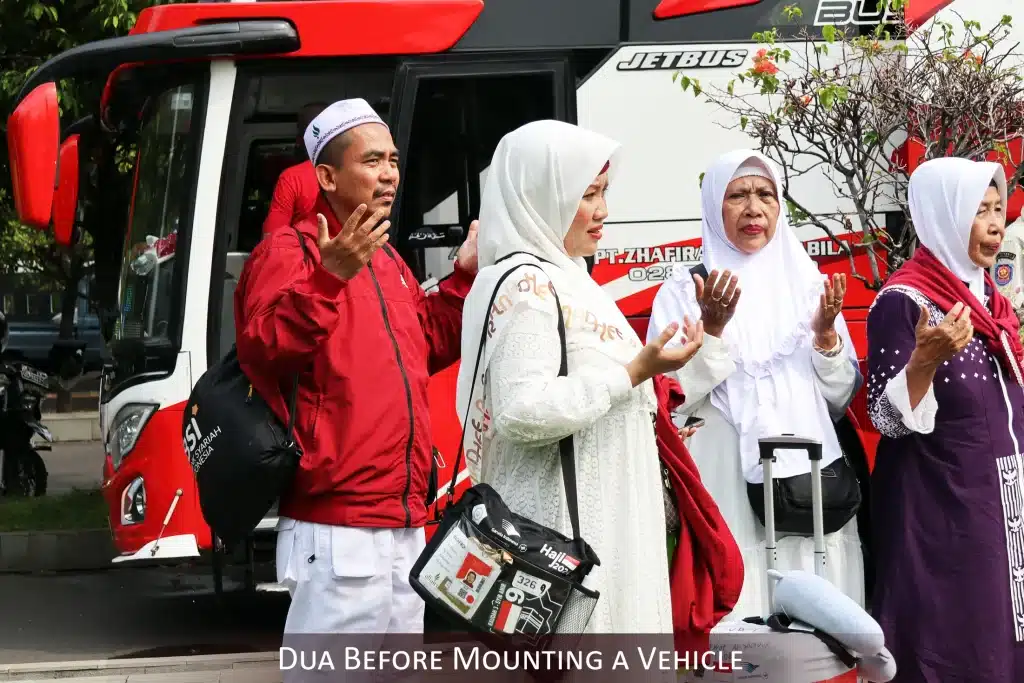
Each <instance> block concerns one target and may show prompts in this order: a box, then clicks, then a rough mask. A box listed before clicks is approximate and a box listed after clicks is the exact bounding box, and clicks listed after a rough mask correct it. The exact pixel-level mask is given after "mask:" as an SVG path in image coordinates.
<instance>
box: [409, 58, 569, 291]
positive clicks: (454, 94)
mask: <svg viewBox="0 0 1024 683" xmlns="http://www.w3.org/2000/svg"><path fill="white" fill-rule="evenodd" d="M403 115H404V114H403ZM549 118H558V116H557V115H556V107H555V84H554V76H553V74H552V73H551V72H539V73H526V74H520V73H517V74H493V75H484V76H475V75H474V76H464V77H463V76H451V77H447V76H440V75H438V76H430V77H424V78H421V79H420V80H419V82H418V84H417V86H416V99H415V107H414V110H413V112H412V126H411V129H410V134H409V144H408V151H405V150H403V155H404V163H403V168H402V181H401V184H402V189H401V194H402V195H403V196H402V200H401V206H400V208H399V213H400V215H399V218H398V220H397V221H395V224H396V225H397V226H398V227H399V230H400V231H401V232H400V234H399V236H398V237H399V239H398V242H397V247H398V250H399V252H400V253H401V254H402V257H403V258H404V259H405V260H406V261H407V262H408V263H409V265H410V267H411V268H412V269H413V272H414V273H415V274H416V276H417V278H418V279H419V280H420V281H421V282H423V281H426V280H430V279H432V278H438V279H439V278H442V277H444V276H445V275H447V274H448V273H449V272H450V270H451V261H452V259H453V258H454V253H453V249H454V248H455V245H452V244H447V245H444V246H435V245H437V244H439V243H441V239H440V236H442V235H446V234H447V232H448V231H449V229H451V228H455V229H459V228H461V229H462V230H465V229H466V228H468V226H469V223H470V221H472V220H473V219H475V218H476V217H477V214H478V213H479V211H480V192H481V190H482V187H483V181H484V179H485V177H486V176H485V169H486V167H487V166H488V165H489V164H490V161H491V156H492V155H493V154H494V149H495V147H497V145H498V141H499V140H501V138H502V136H504V135H505V134H506V133H508V132H510V131H512V130H514V129H516V128H518V127H519V126H521V125H523V124H525V123H528V122H530V121H534V120H537V119H549ZM399 144H401V143H399ZM456 245H457V242H456Z"/></svg>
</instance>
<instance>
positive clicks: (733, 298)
mask: <svg viewBox="0 0 1024 683" xmlns="http://www.w3.org/2000/svg"><path fill="white" fill-rule="evenodd" d="M693 283H694V285H696V287H697V305H699V306H700V317H701V320H703V321H704V329H705V331H707V333H708V334H710V335H714V336H715V337H721V336H722V330H724V329H725V326H726V324H727V323H728V322H729V321H730V320H732V316H733V314H734V313H736V304H737V303H739V300H740V287H739V278H737V277H736V276H735V275H732V274H731V273H730V272H729V271H728V270H727V271H725V272H724V273H721V274H719V273H718V271H717V270H713V271H711V272H710V273H709V274H708V281H707V282H706V283H705V282H704V279H703V278H702V277H701V276H700V275H694V276H693Z"/></svg>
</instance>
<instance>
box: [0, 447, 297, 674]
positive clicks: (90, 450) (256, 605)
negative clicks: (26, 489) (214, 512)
mask: <svg viewBox="0 0 1024 683" xmlns="http://www.w3.org/2000/svg"><path fill="white" fill-rule="evenodd" d="M40 455H42V457H43V460H44V461H45V462H46V467H47V469H48V470H49V472H50V479H49V481H50V484H49V490H48V493H53V494H59V493H61V492H65V491H69V490H70V489H72V488H74V487H79V488H92V487H98V486H99V485H100V482H101V479H102V467H103V448H102V446H101V445H100V443H99V442H82V443H57V444H53V450H52V451H49V452H47V451H41V452H40ZM261 574H264V575H265V574H266V567H264V571H263V572H261ZM237 578H241V577H240V576H239V577H237ZM264 578H266V577H265V576H264ZM234 587H237V584H234V585H232V584H230V583H229V584H228V586H226V590H230V589H231V588H234ZM0 609H2V616H0V664H15V663H25V662H41V661H57V660H75V659H104V658H108V657H126V656H174V655H189V654H216V653H221V652H246V651H256V650H266V649H276V648H277V646H278V645H279V644H280V634H281V631H282V629H283V627H284V618H285V614H286V613H287V609H288V596H287V595H286V594H267V593H258V594H255V595H249V596H246V595H245V594H243V593H241V592H234V593H230V592H229V593H228V594H227V595H226V596H225V598H224V601H223V602H219V601H218V599H217V596H216V595H215V594H214V592H213V582H212V579H211V576H210V572H209V568H208V567H207V566H205V565H200V566H196V567H188V566H186V567H178V568H162V567H149V568H140V567H117V568H113V567H112V568H111V569H106V570H102V571H97V572H89V573H79V574H57V575H13V574H11V575H0Z"/></svg>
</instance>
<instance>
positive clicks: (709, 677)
mask: <svg viewBox="0 0 1024 683" xmlns="http://www.w3.org/2000/svg"><path fill="white" fill-rule="evenodd" d="M758 445H759V448H760V453H761V465H762V468H763V471H764V510H765V554H766V562H767V566H768V571H769V572H770V571H771V570H773V569H775V568H776V563H777V562H778V548H777V545H776V543H777V540H776V538H775V509H774V496H773V495H772V489H773V486H772V463H773V462H774V460H775V455H774V453H775V449H777V448H787V449H792V448H798V449H802V450H806V451H807V456H808V458H810V460H811V497H812V504H813V507H814V510H813V513H814V573H815V574H816V575H817V576H819V577H821V578H825V566H826V561H827V558H826V557H825V532H824V513H823V507H822V492H821V457H822V448H821V442H820V441H817V440H814V439H806V438H802V437H798V436H794V435H792V434H783V435H781V436H775V437H766V438H762V439H759V440H758ZM764 579H765V581H767V582H768V598H769V604H770V605H772V606H773V609H772V610H770V611H771V612H773V614H771V615H770V616H769V617H767V618H765V617H763V616H762V615H758V616H757V617H752V618H750V619H746V620H744V621H738V622H737V621H730V622H722V623H720V624H718V625H717V626H716V627H715V628H714V629H712V631H711V649H712V650H718V651H720V652H725V653H726V657H727V659H728V653H729V652H736V653H738V655H739V657H740V662H739V663H738V666H737V667H736V668H731V667H724V669H726V670H718V671H706V672H705V673H704V676H701V677H700V678H699V679H698V680H702V681H707V682H709V683H734V682H735V683H738V682H739V681H749V680H751V679H754V678H756V679H758V680H762V681H765V683H857V681H858V680H859V679H858V674H857V668H856V663H855V662H852V661H851V658H850V657H848V656H845V655H846V654H848V653H845V651H843V652H839V651H837V650H836V648H835V645H836V644H835V643H833V644H832V646H831V647H830V645H829V644H827V643H826V642H825V640H823V639H822V637H821V635H820V634H818V635H816V634H815V633H813V632H811V631H809V630H805V629H804V628H802V627H801V626H800V625H799V624H798V623H793V624H789V623H788V620H785V619H783V621H782V622H780V621H779V618H778V617H779V616H780V615H778V614H775V613H774V612H775V610H774V604H775V581H773V580H772V578H771V577H769V576H768V575H767V572H766V575H765V577H764ZM840 650H841V646H840ZM840 655H844V656H840ZM730 668H731V670H728V669H730Z"/></svg>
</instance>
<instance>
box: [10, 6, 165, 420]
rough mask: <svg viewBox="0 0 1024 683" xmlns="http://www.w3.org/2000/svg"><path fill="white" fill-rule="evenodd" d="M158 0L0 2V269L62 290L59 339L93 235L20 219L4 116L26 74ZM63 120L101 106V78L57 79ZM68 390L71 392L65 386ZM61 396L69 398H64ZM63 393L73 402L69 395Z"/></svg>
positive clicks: (118, 29) (121, 26)
mask: <svg viewBox="0 0 1024 683" xmlns="http://www.w3.org/2000/svg"><path fill="white" fill-rule="evenodd" d="M154 4H160V3H159V2H154V1H153V0H48V1H47V2H40V1H38V0H4V2H3V3H2V4H0V111H2V112H5V116H4V117H3V122H2V123H0V127H2V131H0V132H2V135H0V273H3V274H7V273H22V274H24V275H26V276H27V277H28V278H30V282H31V283H32V284H33V285H37V286H38V287H40V289H43V290H45V289H48V288H50V289H52V288H56V289H58V290H59V291H63V293H64V296H63V303H62V307H61V329H60V338H62V339H68V338H70V337H71V336H73V331H74V319H75V318H74V311H75V308H76V305H77V301H78V283H79V281H80V280H81V278H82V275H83V272H84V269H85V266H86V264H87V263H88V262H89V261H90V260H91V258H92V239H91V235H89V234H88V233H85V234H84V235H83V239H82V240H81V241H80V242H79V243H78V244H77V245H76V246H75V247H73V248H71V249H63V248H60V247H58V246H57V245H55V244H54V243H53V241H52V239H51V238H50V236H49V235H48V234H47V233H43V232H41V231H38V230H35V229H34V228H29V227H26V226H23V225H21V224H20V223H19V222H18V219H17V215H16V212H15V209H14V202H13V197H12V195H11V189H10V188H11V180H10V177H11V176H10V168H9V164H8V150H7V130H6V119H7V115H9V114H10V112H11V110H12V108H13V106H12V105H13V102H14V98H15V97H16V96H17V94H18V92H19V90H20V89H21V87H22V85H23V84H24V83H25V80H26V79H27V78H28V76H29V75H30V74H31V73H32V72H33V71H34V70H35V69H37V68H38V67H39V66H40V65H41V64H43V63H44V62H45V61H46V60H48V59H50V58H51V57H53V56H54V55H56V54H59V53H60V52H63V51H65V50H67V49H70V48H72V47H75V46H76V45H80V44H82V43H86V42H91V41H95V40H102V39H104V38H110V37H114V36H119V35H125V34H126V33H128V31H129V30H131V28H132V26H134V25H135V20H136V18H137V16H138V13H139V12H140V11H141V10H142V9H144V8H145V7H147V6H150V5H154ZM57 85H58V94H59V104H60V112H61V123H62V125H63V126H66V125H68V124H70V123H72V122H74V121H75V120H77V119H78V118H79V117H81V116H83V115H84V114H86V113H88V112H94V111H96V109H97V106H98V103H99V98H100V95H101V93H102V89H103V85H104V84H103V83H102V82H95V81H82V80H71V81H64V82H59V83H58V84H57ZM60 393H65V394H66V392H60ZM61 398H63V399H65V400H61ZM61 398H59V399H58V401H59V404H63V405H62V406H61V407H65V406H67V404H68V401H67V400H66V399H67V398H68V397H67V396H66V395H65V396H63V397H61Z"/></svg>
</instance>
